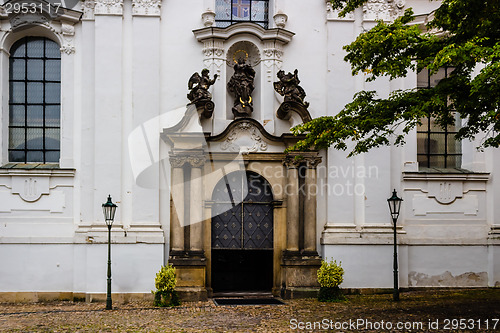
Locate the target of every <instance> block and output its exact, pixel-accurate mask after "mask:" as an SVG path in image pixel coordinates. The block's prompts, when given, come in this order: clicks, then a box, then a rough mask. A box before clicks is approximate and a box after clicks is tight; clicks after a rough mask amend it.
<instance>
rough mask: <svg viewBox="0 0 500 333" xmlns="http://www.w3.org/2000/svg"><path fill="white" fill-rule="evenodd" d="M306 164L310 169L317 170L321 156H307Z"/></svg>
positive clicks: (305, 158)
mask: <svg viewBox="0 0 500 333" xmlns="http://www.w3.org/2000/svg"><path fill="white" fill-rule="evenodd" d="M304 162H305V163H306V166H307V168H308V169H316V167H317V166H318V164H320V163H321V156H305V157H304Z"/></svg>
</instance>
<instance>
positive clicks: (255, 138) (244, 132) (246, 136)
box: [221, 122, 267, 153]
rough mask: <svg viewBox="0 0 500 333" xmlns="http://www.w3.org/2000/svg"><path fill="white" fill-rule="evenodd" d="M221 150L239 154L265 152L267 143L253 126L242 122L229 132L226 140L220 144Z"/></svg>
mask: <svg viewBox="0 0 500 333" xmlns="http://www.w3.org/2000/svg"><path fill="white" fill-rule="evenodd" d="M221 149H222V150H227V151H230V152H240V153H250V152H257V151H266V150H267V143H266V142H265V141H264V139H263V138H262V136H261V134H260V131H259V129H258V128H257V127H255V125H253V124H251V123H249V122H242V123H240V124H238V126H236V127H235V128H233V129H232V130H231V132H230V133H229V135H228V136H227V138H226V140H224V142H223V143H222V145H221Z"/></svg>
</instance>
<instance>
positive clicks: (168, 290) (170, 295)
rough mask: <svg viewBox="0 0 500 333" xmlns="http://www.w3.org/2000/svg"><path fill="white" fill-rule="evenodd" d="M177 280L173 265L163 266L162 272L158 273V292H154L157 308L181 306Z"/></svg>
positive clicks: (156, 284)
mask: <svg viewBox="0 0 500 333" xmlns="http://www.w3.org/2000/svg"><path fill="white" fill-rule="evenodd" d="M176 285H177V278H176V275H175V267H174V266H172V265H171V264H168V265H167V266H162V267H161V269H160V271H159V272H158V273H156V278H155V287H156V291H152V293H153V294H154V295H155V300H154V305H155V306H177V305H180V301H179V296H178V295H177V291H176V290H175V286H176Z"/></svg>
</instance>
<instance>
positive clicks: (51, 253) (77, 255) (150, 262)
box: [0, 244, 163, 293]
mask: <svg viewBox="0 0 500 333" xmlns="http://www.w3.org/2000/svg"><path fill="white" fill-rule="evenodd" d="M111 256H112V257H111V261H112V268H111V269H112V292H114V293H149V292H150V291H151V290H153V289H154V279H155V275H156V273H157V272H158V271H159V270H160V267H161V265H162V264H163V246H162V245H161V244H156V245H150V244H132V245H129V244H113V245H112V249H111ZM0 257H1V258H2V265H0V276H1V277H2V278H1V279H0V292H12V291H16V292H34V291H37V292H86V293H105V292H106V286H107V285H106V283H107V282H106V281H107V280H106V279H107V275H106V274H107V245H106V244H91V245H89V244H31V245H27V244H2V245H1V246H0ZM139 267H140V268H139Z"/></svg>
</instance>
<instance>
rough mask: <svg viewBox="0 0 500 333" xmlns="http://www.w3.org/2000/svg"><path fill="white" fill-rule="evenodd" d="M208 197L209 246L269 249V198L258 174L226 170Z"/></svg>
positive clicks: (270, 207)
mask: <svg viewBox="0 0 500 333" xmlns="http://www.w3.org/2000/svg"><path fill="white" fill-rule="evenodd" d="M243 196H244V197H245V198H244V200H243ZM212 198H213V200H214V204H213V206H212V213H213V215H212V216H214V217H213V218H212V248H213V249H273V206H272V203H271V202H272V200H273V197H272V192H271V187H270V185H269V183H268V182H267V181H266V180H265V179H264V178H263V177H262V176H260V175H258V174H256V173H254V172H244V171H236V172H233V173H230V174H229V175H226V176H224V177H223V178H222V179H221V180H220V181H219V183H217V185H216V187H215V189H214V192H213V195H212ZM242 200H243V201H242Z"/></svg>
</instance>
